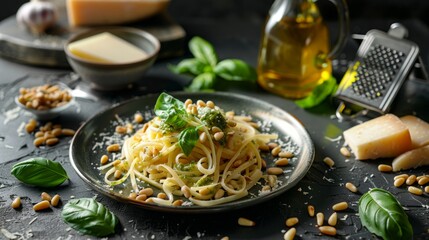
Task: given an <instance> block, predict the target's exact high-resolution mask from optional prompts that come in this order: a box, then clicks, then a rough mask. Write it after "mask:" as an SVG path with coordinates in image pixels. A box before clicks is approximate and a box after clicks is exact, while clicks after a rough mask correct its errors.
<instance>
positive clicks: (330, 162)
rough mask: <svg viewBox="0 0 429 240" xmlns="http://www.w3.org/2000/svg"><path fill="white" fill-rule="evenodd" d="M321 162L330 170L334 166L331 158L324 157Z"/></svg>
mask: <svg viewBox="0 0 429 240" xmlns="http://www.w3.org/2000/svg"><path fill="white" fill-rule="evenodd" d="M323 162H324V163H325V164H326V165H328V166H329V167H330V168H333V167H334V165H335V162H334V160H332V158H330V157H325V158H324V159H323Z"/></svg>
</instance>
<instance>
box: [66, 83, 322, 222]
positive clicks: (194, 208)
mask: <svg viewBox="0 0 429 240" xmlns="http://www.w3.org/2000/svg"><path fill="white" fill-rule="evenodd" d="M159 94H160V93H150V94H146V95H143V96H138V97H133V98H130V99H128V100H125V101H122V102H119V103H116V104H113V105H112V106H111V107H108V108H106V109H104V110H102V111H100V112H97V113H95V114H94V115H93V116H92V117H90V118H88V119H87V120H86V121H85V122H84V123H83V124H82V125H81V126H80V127H79V128H78V130H77V131H76V133H75V135H74V136H73V138H72V140H71V142H70V148H69V160H70V163H71V165H72V167H73V169H74V171H75V172H76V174H77V175H78V176H79V177H80V178H81V179H82V180H83V181H84V182H85V184H88V185H89V186H90V187H91V188H92V189H94V190H95V191H97V192H99V193H101V194H103V195H105V196H107V197H109V198H112V199H115V200H116V201H118V202H123V203H126V204H127V205H130V206H139V207H142V208H143V209H147V210H154V211H159V212H174V213H187V214H189V213H218V212H224V211H231V210H237V209H242V208H246V207H250V206H254V205H257V204H260V203H262V202H266V201H268V200H270V199H273V198H275V197H277V196H279V195H281V194H283V193H285V192H287V191H288V190H290V189H291V188H293V187H294V186H295V185H296V184H298V183H299V182H300V181H301V179H302V178H304V176H306V175H307V173H308V171H309V170H310V168H311V166H312V164H313V162H314V158H315V148H314V143H313V141H312V140H311V137H310V134H309V133H308V131H307V129H306V128H305V127H304V125H303V124H302V122H301V121H300V120H299V119H298V118H297V117H295V116H294V115H292V114H291V113H289V112H288V111H286V110H283V109H281V108H280V107H277V106H276V105H274V104H271V103H270V102H267V101H263V100H260V99H257V98H252V97H250V96H247V95H243V94H240V93H232V92H221V91H217V92H211V93H203V92H185V91H174V92H168V94H170V95H172V96H174V97H186V96H190V98H191V97H197V96H202V95H206V96H210V95H216V96H218V97H222V96H225V97H230V98H231V97H232V98H239V99H242V100H244V101H250V102H257V103H259V104H263V105H267V106H269V107H270V109H272V110H275V111H279V112H281V113H283V114H285V116H287V118H288V119H287V120H288V121H292V123H293V125H294V126H298V127H299V129H297V131H299V132H300V133H303V134H304V135H301V134H300V137H301V138H303V139H305V140H306V141H305V142H307V143H309V146H306V147H309V149H308V150H309V159H306V160H307V163H308V164H307V165H306V166H305V169H304V171H303V174H301V175H299V176H298V177H296V178H295V179H293V181H291V182H288V186H287V187H286V188H281V189H279V190H277V191H272V192H270V193H268V194H264V195H262V196H259V197H256V198H248V199H244V200H240V199H238V200H236V201H233V202H229V203H225V204H221V205H215V206H210V207H204V206H198V205H191V206H180V207H175V206H163V205H158V204H147V203H142V202H139V201H136V200H133V199H128V198H126V197H123V196H119V194H118V193H116V192H114V191H112V190H109V189H107V188H104V187H100V186H98V185H97V184H95V183H93V182H92V181H91V179H89V178H88V177H87V176H86V175H85V173H84V171H83V170H82V171H81V169H79V167H78V166H77V163H76V162H75V161H77V160H75V159H74V151H73V150H74V148H75V147H76V143H75V142H76V141H77V138H78V136H79V135H80V134H82V133H81V132H83V131H84V129H85V128H86V127H87V125H88V124H90V123H91V122H92V121H94V119H97V118H98V117H99V116H102V115H104V114H106V113H108V112H111V111H114V110H115V109H118V108H121V107H123V106H126V105H128V104H130V103H132V102H135V101H136V102H138V101H144V100H148V99H151V98H154V97H157V96H159ZM91 133H92V132H91ZM87 175H89V174H87ZM237 203H239V204H237Z"/></svg>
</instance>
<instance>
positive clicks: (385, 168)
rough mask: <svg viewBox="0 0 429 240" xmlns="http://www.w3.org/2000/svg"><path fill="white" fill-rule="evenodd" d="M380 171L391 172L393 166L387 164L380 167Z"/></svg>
mask: <svg viewBox="0 0 429 240" xmlns="http://www.w3.org/2000/svg"><path fill="white" fill-rule="evenodd" d="M378 171H380V172H391V171H392V166H390V165H387V164H380V165H378Z"/></svg>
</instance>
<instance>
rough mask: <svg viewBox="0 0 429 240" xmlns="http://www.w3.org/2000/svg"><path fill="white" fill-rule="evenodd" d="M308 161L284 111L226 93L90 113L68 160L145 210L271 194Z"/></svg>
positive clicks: (209, 206) (298, 128)
mask: <svg viewBox="0 0 429 240" xmlns="http://www.w3.org/2000/svg"><path fill="white" fill-rule="evenodd" d="M313 158H314V146H313V143H312V141H311V138H310V136H309V134H308V133H307V131H306V130H305V128H304V127H303V126H302V125H301V123H300V122H299V120H297V119H296V118H294V117H293V116H292V115H291V114H289V113H288V112H286V111H284V110H282V109H280V108H278V107H276V106H274V105H271V104H269V103H267V102H263V101H260V100H257V99H254V98H250V97H247V96H243V95H238V94H231V93H222V92H216V93H183V92H177V93H172V94H171V95H170V94H167V93H161V94H159V95H148V96H144V97H141V98H136V99H132V100H129V101H126V102H124V103H121V104H118V105H116V106H113V107H112V108H110V109H108V110H106V111H104V112H101V113H99V114H97V115H95V116H94V117H93V118H91V119H90V120H88V121H87V122H86V123H85V124H84V125H82V126H81V128H80V129H79V130H78V131H77V132H76V134H75V136H74V138H73V140H72V143H71V147H70V160H71V163H72V166H73V168H74V169H75V170H76V172H77V173H78V175H79V176H80V177H81V178H82V179H83V180H84V181H85V182H86V183H88V184H89V185H90V186H91V187H93V188H94V189H95V190H97V191H99V192H100V193H102V194H105V195H107V196H109V197H111V198H114V199H116V200H119V201H123V202H127V203H131V204H136V205H139V206H142V207H144V208H147V209H154V210H160V211H171V212H186V213H190V212H194V213H203V212H216V211H224V210H228V209H238V208H242V207H245V206H250V205H253V204H257V203H260V202H262V201H266V200H269V199H271V198H273V197H275V196H278V195H279V194H282V193H284V192H285V191H287V190H288V189H290V188H291V187H293V186H294V185H296V184H297V183H298V182H299V181H300V180H301V179H302V178H303V177H304V176H305V174H306V173H307V171H308V170H309V168H310V167H311V164H312V162H313Z"/></svg>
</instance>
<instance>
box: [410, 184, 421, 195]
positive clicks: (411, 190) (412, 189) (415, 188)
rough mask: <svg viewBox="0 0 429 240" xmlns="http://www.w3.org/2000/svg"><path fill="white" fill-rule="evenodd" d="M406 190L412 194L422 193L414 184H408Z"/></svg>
mask: <svg viewBox="0 0 429 240" xmlns="http://www.w3.org/2000/svg"><path fill="white" fill-rule="evenodd" d="M408 192H410V193H412V194H414V195H422V194H423V190H422V189H420V188H417V187H414V186H409V187H408Z"/></svg>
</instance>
